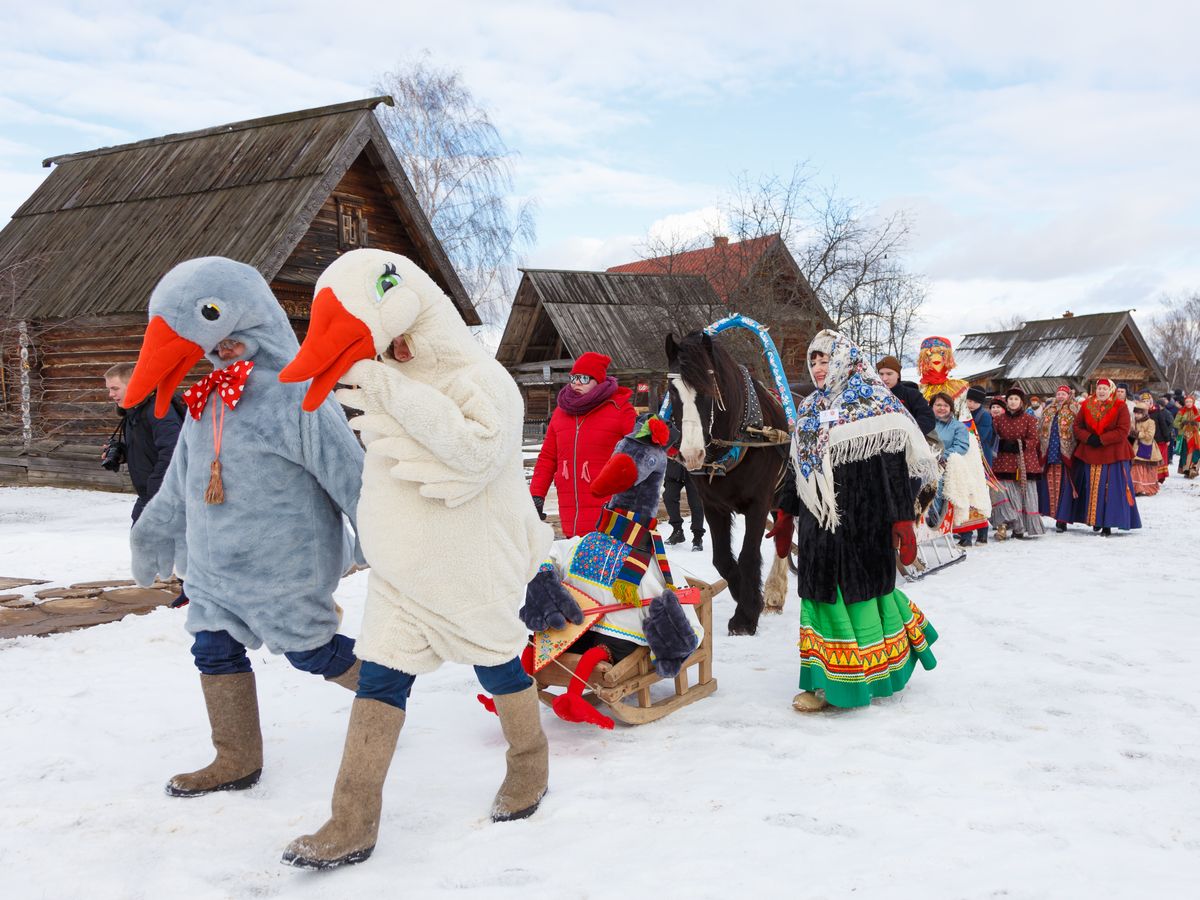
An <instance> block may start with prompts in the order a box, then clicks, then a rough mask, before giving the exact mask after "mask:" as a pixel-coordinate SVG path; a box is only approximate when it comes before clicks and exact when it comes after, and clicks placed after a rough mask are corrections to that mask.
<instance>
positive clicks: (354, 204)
mask: <svg viewBox="0 0 1200 900" xmlns="http://www.w3.org/2000/svg"><path fill="white" fill-rule="evenodd" d="M356 247H379V248H380V249H383V250H391V251H393V252H395V253H400V254H402V255H404V256H407V257H408V258H409V259H412V260H414V261H418V262H419V260H420V254H419V252H418V251H417V248H416V246H415V245H414V244H413V241H412V239H411V238H410V237H409V234H408V231H407V229H406V228H405V227H404V224H403V223H402V222H401V221H400V217H399V216H398V215H397V214H396V210H395V207H393V206H392V204H391V202H390V201H389V200H388V197H387V194H386V193H385V192H384V187H383V182H382V180H381V179H380V176H379V173H378V171H377V170H376V169H375V167H374V165H372V164H371V161H370V160H369V159H368V158H367V155H366V153H360V154H359V156H358V158H357V159H356V160H355V161H354V163H353V164H352V165H351V166H350V168H349V169H348V170H347V172H346V174H345V175H344V176H343V177H342V180H341V181H339V182H338V185H337V187H335V188H334V189H333V193H332V194H330V195H329V197H328V198H326V200H325V203H324V204H322V206H321V209H320V211H319V212H318V213H317V215H316V217H315V218H314V219H313V221H312V224H311V225H310V226H309V228H308V231H307V232H305V235H304V237H302V238H301V239H300V242H299V243H298V244H297V245H296V247H295V249H294V250H293V251H292V254H291V256H289V257H288V260H287V262H285V263H284V264H283V267H282V268H281V269H280V270H279V273H278V274H277V275H276V276H275V281H276V282H277V283H282V284H288V285H295V286H302V285H307V286H308V297H307V299H308V300H310V301H311V300H312V286H313V285H315V284H316V283H317V278H318V277H319V276H320V274H321V273H322V272H323V271H325V268H326V267H327V266H328V265H329V264H330V263H331V262H333V261H334V260H335V259H337V258H338V256H340V255H341V254H342V253H344V252H345V251H347V250H353V249H355V248H356ZM431 274H432V275H433V277H434V278H435V280H436V279H437V275H436V273H431ZM273 286H274V285H273ZM443 289H445V288H443ZM277 295H278V293H277ZM280 299H282V298H280ZM304 318H305V319H307V318H308V316H307V314H305V316H304Z"/></svg>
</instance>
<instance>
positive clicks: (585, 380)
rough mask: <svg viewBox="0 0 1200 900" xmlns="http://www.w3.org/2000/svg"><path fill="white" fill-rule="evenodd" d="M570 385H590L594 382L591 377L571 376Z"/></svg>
mask: <svg viewBox="0 0 1200 900" xmlns="http://www.w3.org/2000/svg"><path fill="white" fill-rule="evenodd" d="M570 379H571V384H591V383H592V382H593V381H595V379H594V378H592V376H591V375H571V376H570Z"/></svg>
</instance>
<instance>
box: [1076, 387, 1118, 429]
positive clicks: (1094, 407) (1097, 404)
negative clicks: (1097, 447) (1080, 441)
mask: <svg viewBox="0 0 1200 900" xmlns="http://www.w3.org/2000/svg"><path fill="white" fill-rule="evenodd" d="M1122 405H1123V404H1122V403H1121V401H1119V400H1117V399H1116V398H1115V397H1109V398H1108V399H1107V400H1105V401H1103V402H1101V400H1100V398H1099V397H1097V396H1096V395H1095V394H1090V395H1088V398H1087V399H1086V400H1084V401H1083V407H1082V408H1081V409H1080V410H1079V414H1080V416H1082V417H1083V424H1084V425H1085V426H1086V427H1087V428H1089V429H1090V430H1092V431H1094V432H1095V433H1096V434H1103V433H1104V432H1105V431H1106V430H1107V429H1108V426H1110V425H1112V423H1113V422H1114V421H1116V418H1117V410H1118V409H1119V408H1120V407H1121V406H1122Z"/></svg>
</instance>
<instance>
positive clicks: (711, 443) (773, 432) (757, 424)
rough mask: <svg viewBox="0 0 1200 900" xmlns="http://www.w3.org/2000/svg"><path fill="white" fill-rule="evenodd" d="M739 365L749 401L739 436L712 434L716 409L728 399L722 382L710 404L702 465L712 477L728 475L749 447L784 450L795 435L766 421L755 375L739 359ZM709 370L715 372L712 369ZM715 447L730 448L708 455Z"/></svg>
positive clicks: (709, 476)
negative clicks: (713, 455) (723, 437)
mask: <svg viewBox="0 0 1200 900" xmlns="http://www.w3.org/2000/svg"><path fill="white" fill-rule="evenodd" d="M738 368H739V369H740V370H741V372H742V381H743V383H744V385H745V388H746V405H745V407H744V409H743V410H742V421H741V425H740V426H739V428H738V430H737V433H736V439H734V440H722V439H720V438H715V437H713V436H712V433H713V424H714V422H715V421H716V414H717V409H718V408H719V409H721V410H724V409H725V400H724V398H723V397H722V396H721V387H720V385H719V384H718V385H716V389H717V396H716V398H715V400H714V401H713V404H712V406H711V407H709V412H708V435H709V437H708V443H707V444H706V445H705V447H704V457H705V460H704V462H703V463H702V464H701V466H700V468H701V469H702V470H707V471H708V478H709V481H711V480H712V479H714V478H717V477H719V476H722V475H728V474H729V473H730V472H732V471H733V470H734V469H735V468H737V466H738V463H740V462H741V461H742V459H743V458H744V457H745V455H746V448H748V447H776V448H779V449H781V450H782V449H783V445H785V444H787V443H789V442H790V441H791V439H792V436H791V434H789V433H788V432H787V431H784V430H781V429H779V428H772V427H771V426H769V425H764V424H763V411H762V404H761V403H760V402H759V399H758V391H756V390H755V389H754V379H753V378H752V377H751V375H750V370H749V369H747V368H746V367H745V366H743V365H741V364H740V363H739V364H738ZM709 374H712V371H711V370H710V371H709ZM714 383H715V382H714ZM714 447H724V448H727V449H726V450H725V452H724V454H722V455H721V456H720V457H718V458H717V459H714V460H711V461H710V460H709V459H708V455H709V454H710V453H711V452H712V448H714Z"/></svg>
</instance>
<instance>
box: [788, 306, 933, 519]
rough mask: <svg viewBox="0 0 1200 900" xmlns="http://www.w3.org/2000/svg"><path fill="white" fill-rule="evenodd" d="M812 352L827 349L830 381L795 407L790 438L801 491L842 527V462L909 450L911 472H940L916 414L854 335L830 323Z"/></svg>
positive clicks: (927, 477) (925, 479)
mask: <svg viewBox="0 0 1200 900" xmlns="http://www.w3.org/2000/svg"><path fill="white" fill-rule="evenodd" d="M813 353H825V354H828V356H829V373H828V375H827V376H826V378H825V386H824V387H823V388H820V387H819V388H817V389H816V390H815V391H813V392H812V393H811V394H809V395H808V397H806V398H805V399H804V401H803V402H802V403H801V404H800V407H799V409H798V410H797V419H798V421H797V425H796V433H795V435H794V437H793V438H792V455H793V460H794V463H795V468H796V492H797V494H798V495H799V497H800V500H801V502H803V503H804V505H805V506H806V507H808V509H809V511H810V512H811V513H812V514H813V515H814V516H815V517H816V519H817V522H818V523H819V524H820V525H821V526H822V527H823V528H825V529H827V530H829V531H836V530H837V527H838V522H839V519H838V505H837V496H836V493H835V490H834V481H833V470H834V469H835V468H836V467H837V466H839V465H842V464H843V463H848V462H858V461H860V460H864V459H868V458H870V457H873V456H877V455H879V454H881V453H896V452H900V451H904V454H905V459H906V461H907V463H908V471H909V474H910V475H911V476H912V477H914V478H919V479H920V480H921V482H922V483H923V484H927V483H929V482H932V481H936V480H937V474H938V473H937V460H936V459H935V458H934V456H933V453H932V452H931V451H930V449H929V445H928V444H927V443H926V441H925V436H924V435H922V434H921V430H920V429H919V428H918V427H917V423H916V421H915V420H914V419H913V417H912V415H910V414H909V412H908V410H906V409H905V408H904V405H903V404H902V403H901V402H900V401H899V400H898V399H896V396H895V395H894V394H892V392H891V391H889V390H888V389H887V387H886V386H885V385H884V383H883V382H882V381H881V380H880V378H879V375H878V373H877V372H876V371H875V370H874V369H873V368H871V367H870V366H869V365H868V364H867V362H866V360H865V358H864V356H863V353H862V351H861V350H859V348H858V347H857V346H855V344H854V342H853V341H851V340H850V339H849V338H847V337H845V336H844V335H842V334H839V333H838V332H836V331H830V330H828V329H827V330H825V331H822V332H820V333H819V334H818V335H817V336H816V337H815V338H813V341H812V344H810V345H809V348H808V358H809V359H810V360H811V358H812V354H813ZM809 371H810V373H811V371H812V367H811V364H810V366H809ZM813 383H814V384H815V383H816V380H815V379H814V380H813Z"/></svg>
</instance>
